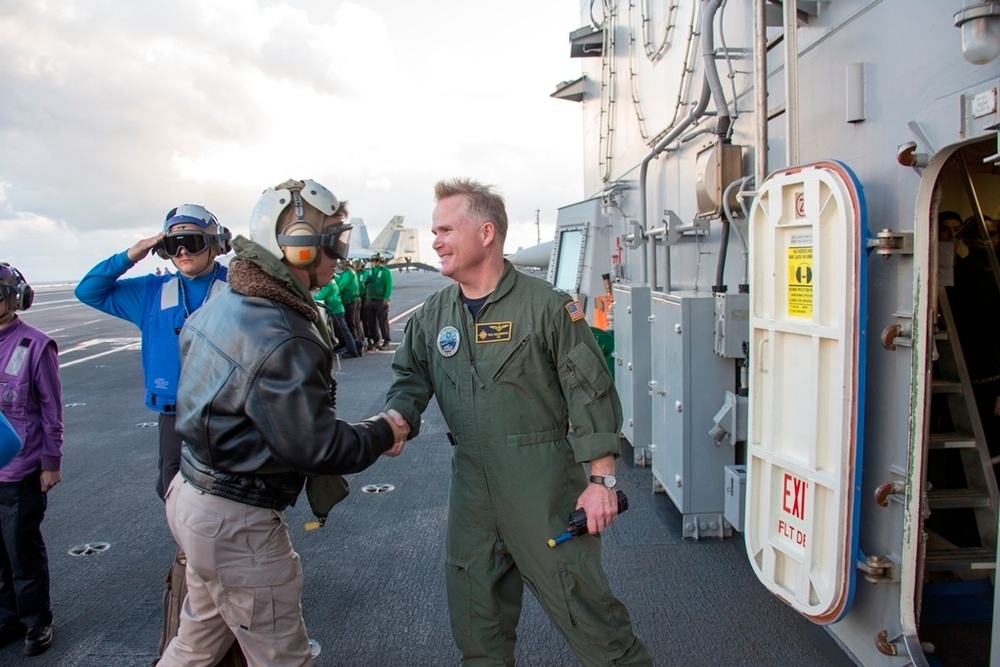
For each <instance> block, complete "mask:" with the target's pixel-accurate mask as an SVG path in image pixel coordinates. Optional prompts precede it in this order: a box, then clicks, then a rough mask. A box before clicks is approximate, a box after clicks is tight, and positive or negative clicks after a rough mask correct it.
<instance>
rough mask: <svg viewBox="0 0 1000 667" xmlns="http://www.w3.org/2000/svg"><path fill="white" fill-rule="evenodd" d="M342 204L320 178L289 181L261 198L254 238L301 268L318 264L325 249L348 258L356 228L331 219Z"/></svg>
mask: <svg viewBox="0 0 1000 667" xmlns="http://www.w3.org/2000/svg"><path fill="white" fill-rule="evenodd" d="M339 207H340V202H339V201H338V200H337V198H336V197H335V196H334V194H333V193H332V192H330V191H329V190H328V189H326V188H325V187H323V186H322V185H320V184H319V183H317V182H316V181H312V180H309V179H306V180H304V181H296V180H288V181H285V182H284V183H281V184H280V185H276V186H274V187H271V188H268V189H267V190H264V192H263V193H262V194H261V196H260V199H258V200H257V205H256V206H255V207H254V209H253V213H252V214H251V215H250V240H251V241H253V242H254V243H257V244H259V245H261V246H263V247H264V248H265V249H266V250H267V251H268V252H270V253H271V254H272V255H274V256H275V257H277V258H278V259H282V260H284V261H285V262H287V263H288V264H290V265H292V266H296V267H299V268H310V267H315V266H316V265H317V264H318V263H319V260H320V252H321V251H322V252H323V253H324V254H326V256H327V257H329V258H330V259H346V258H347V254H348V252H349V250H350V238H351V229H352V228H351V225H349V224H345V223H343V222H337V221H336V220H334V219H331V218H332V216H333V214H334V213H336V212H337V209H338V208H339Z"/></svg>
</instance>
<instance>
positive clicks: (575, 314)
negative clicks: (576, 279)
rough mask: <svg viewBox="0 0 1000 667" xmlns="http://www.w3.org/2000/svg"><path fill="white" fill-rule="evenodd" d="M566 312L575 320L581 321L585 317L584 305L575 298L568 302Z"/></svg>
mask: <svg viewBox="0 0 1000 667" xmlns="http://www.w3.org/2000/svg"><path fill="white" fill-rule="evenodd" d="M566 312H567V313H569V319H571V320H573V321H574V322H579V321H580V320H582V319H583V318H584V317H585V314H584V312H583V306H581V305H580V302H579V301H577V300H576V299H573V300H572V301H570V302H569V303H567V304H566Z"/></svg>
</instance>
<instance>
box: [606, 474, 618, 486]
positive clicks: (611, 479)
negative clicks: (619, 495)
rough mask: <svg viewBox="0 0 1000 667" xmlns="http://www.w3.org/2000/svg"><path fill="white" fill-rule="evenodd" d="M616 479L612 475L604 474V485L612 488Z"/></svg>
mask: <svg viewBox="0 0 1000 667" xmlns="http://www.w3.org/2000/svg"><path fill="white" fill-rule="evenodd" d="M617 481H618V480H616V479H615V476H614V475H605V476H604V486H606V487H608V488H609V489H611V488H614V486H615V482H617Z"/></svg>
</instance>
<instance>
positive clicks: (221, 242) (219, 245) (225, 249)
mask: <svg viewBox="0 0 1000 667" xmlns="http://www.w3.org/2000/svg"><path fill="white" fill-rule="evenodd" d="M216 233H218V234H220V235H221V236H223V237H224V236H225V235H226V234H229V230H228V229H226V228H225V227H223V226H222V225H219V228H218V230H217V231H216ZM214 245H215V254H216V255H228V254H229V252H230V251H231V250H232V249H233V244H232V243H230V241H229V239H227V238H218V240H217V241H215V243H214Z"/></svg>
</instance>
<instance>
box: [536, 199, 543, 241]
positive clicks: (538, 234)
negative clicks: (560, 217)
mask: <svg viewBox="0 0 1000 667" xmlns="http://www.w3.org/2000/svg"><path fill="white" fill-rule="evenodd" d="M538 213H539V209H537V208H536V209H535V233H536V234H537V236H538V243H541V242H542V228H541V225H540V223H539V222H538Z"/></svg>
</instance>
